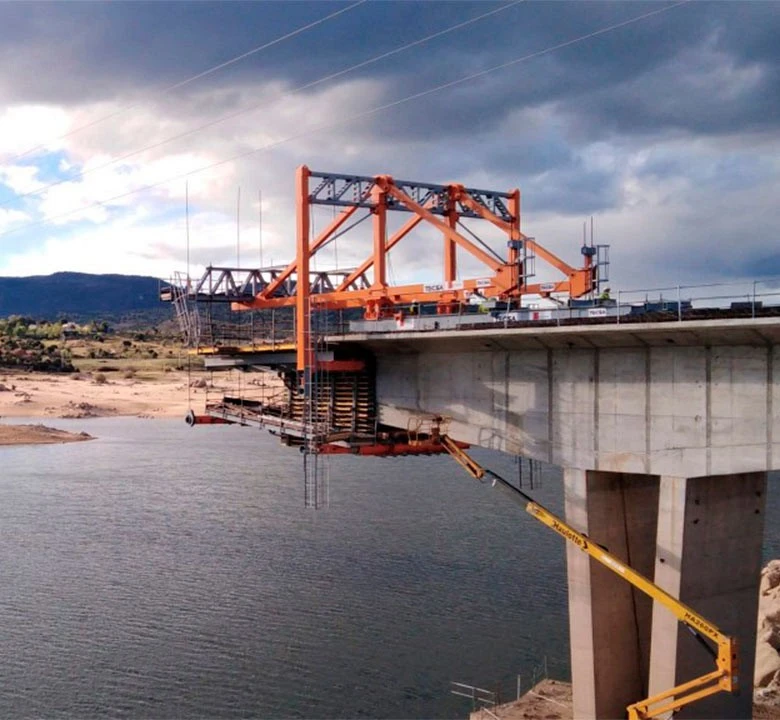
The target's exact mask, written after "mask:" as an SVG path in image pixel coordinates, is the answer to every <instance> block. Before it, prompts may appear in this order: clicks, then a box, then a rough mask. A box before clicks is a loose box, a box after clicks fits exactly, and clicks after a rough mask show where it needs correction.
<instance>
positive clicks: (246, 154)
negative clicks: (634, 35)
mask: <svg viewBox="0 0 780 720" xmlns="http://www.w3.org/2000/svg"><path fill="white" fill-rule="evenodd" d="M692 1H693V0H680V1H679V2H676V3H673V4H672V5H667V6H665V7H663V8H660V9H657V10H652V11H650V12H646V13H643V14H641V15H636V16H634V17H633V18H629V19H628V20H623V21H621V22H619V23H614V24H612V25H609V26H607V27H604V28H601V29H599V30H594V31H592V32H589V33H586V34H585V35H580V36H578V37H575V38H572V39H570V40H566V41H565V42H562V43H558V44H556V45H552V46H550V47H547V48H544V49H543V50H537V51H535V52H532V53H528V54H526V55H522V56H520V57H517V58H515V59H513V60H509V61H507V62H504V63H501V64H500V65H494V66H493V67H490V68H486V69H485V70H480V71H479V72H476V73H472V74H470V75H465V76H463V77H461V78H457V79H455V80H450V81H448V82H446V83H442V84H440V85H436V86H435V87H432V88H428V89H427V90H421V91H419V92H416V93H412V94H411V95H407V96H405V97H402V98H399V99H397V100H393V101H391V102H388V103H384V104H382V105H378V106H376V107H373V108H369V109H368V110H362V111H360V112H357V113H353V114H352V115H348V116H346V117H343V118H341V119H339V120H336V121H333V122H329V123H323V124H321V125H318V126H316V127H313V128H310V129H308V130H305V131H303V132H300V133H296V134H295V135H290V136H288V137H286V138H282V139H280V140H275V141H274V142H271V143H268V144H266V145H263V146H262V147H259V148H254V149H252V150H246V151H244V152H241V153H238V154H237V155H233V156H231V157H229V158H226V159H224V160H218V161H217V162H214V163H210V164H208V165H203V166H201V167H199V168H196V169H194V170H190V171H188V172H185V173H180V174H178V175H174V176H172V177H169V178H166V179H165V180H160V181H158V182H155V183H149V184H147V185H143V186H141V187H139V188H135V189H133V190H128V191H126V192H123V193H119V194H118V195H114V196H112V197H109V198H103V199H101V200H96V201H95V202H93V203H90V204H88V205H83V206H80V207H77V208H74V209H72V210H68V211H66V212H63V213H59V214H57V215H54V216H52V217H49V218H45V219H43V220H38V221H35V222H32V223H27V224H26V225H21V226H19V227H16V228H11V229H10V230H5V231H4V232H2V233H0V238H3V237H6V236H8V235H11V234H13V233H16V232H20V231H21V230H26V229H30V228H34V227H41V226H44V225H49V224H50V223H52V222H53V221H55V220H60V219H62V218H65V217H69V216H70V215H75V214H76V213H80V212H83V211H85V210H90V209H92V208H95V207H103V206H105V205H107V204H108V203H111V202H114V201H116V200H122V199H124V198H126V197H129V196H131V195H135V194H136V193H139V192H143V191H145V190H152V189H154V188H157V187H160V186H161V185H167V184H168V183H171V182H174V181H176V180H181V179H183V178H187V177H191V176H193V175H197V174H199V173H201V172H204V171H206V170H212V169H213V168H216V167H220V166H222V165H226V164H228V163H231V162H235V161H236V160H241V159H243V158H245V157H249V156H250V155H255V154H257V153H260V152H265V151H267V150H272V149H273V148H276V147H279V146H280V145H284V144H286V143H288V142H292V141H293V140H300V139H302V138H304V137H307V136H309V135H312V134H314V133H318V132H322V131H323V130H332V129H334V128H337V127H339V126H341V125H344V124H346V123H349V122H352V121H354V120H360V119H362V118H366V117H370V116H371V115H376V114H377V113H381V112H384V111H385V110H390V109H392V108H395V107H398V106H400V105H404V104H406V103H409V102H412V101H414V100H419V99H420V98H423V97H426V96H428V95H433V94H434V93H437V92H441V91H442V90H447V89H449V88H451V87H455V86H457V85H462V84H463V83H466V82H470V81H472V80H476V79H478V78H482V77H485V76H486V75H489V74H490V73H493V72H497V71H499V70H504V69H506V68H508V67H512V66H514V65H518V64H520V63H522V62H526V61H528V60H532V59H534V58H537V57H541V56H544V55H549V54H550V53H553V52H555V51H557V50H561V49H563V48H567V47H571V46H573V45H576V44H578V43H581V42H585V41H586V40H590V39H591V38H594V37H598V36H599V35H604V34H605V33H608V32H612V31H614V30H617V29H620V28H623V27H626V26H628V25H632V24H634V23H637V22H640V21H642V20H645V19H647V18H649V17H652V16H655V15H659V14H661V13H664V12H668V11H669V10H673V9H674V8H678V7H681V6H682V5H687V4H688V3H690V2H692Z"/></svg>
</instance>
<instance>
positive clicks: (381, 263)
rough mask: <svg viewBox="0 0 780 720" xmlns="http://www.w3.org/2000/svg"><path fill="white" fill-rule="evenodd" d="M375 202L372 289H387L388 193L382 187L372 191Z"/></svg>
mask: <svg viewBox="0 0 780 720" xmlns="http://www.w3.org/2000/svg"><path fill="white" fill-rule="evenodd" d="M371 195H372V199H373V201H374V282H373V284H372V286H371V287H372V288H377V289H379V288H381V289H383V290H384V289H385V288H386V287H387V277H386V267H387V265H386V262H385V240H386V238H387V193H385V191H384V190H382V189H381V188H380V187H374V189H373V190H372V191H371Z"/></svg>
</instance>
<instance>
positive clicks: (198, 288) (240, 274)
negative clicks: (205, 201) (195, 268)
mask: <svg viewBox="0 0 780 720" xmlns="http://www.w3.org/2000/svg"><path fill="white" fill-rule="evenodd" d="M283 272H284V268H283V267H270V268H256V269H247V268H236V267H212V266H209V267H207V268H206V270H205V272H204V273H203V275H202V276H201V278H200V280H198V281H197V282H196V283H194V284H192V283H190V284H189V286H188V288H187V292H186V295H187V296H188V297H189V298H190V299H193V300H197V301H203V302H205V301H212V302H230V303H233V302H237V303H247V302H252V301H253V300H254V299H255V297H256V296H257V295H258V294H259V293H261V292H263V291H264V290H265V289H266V288H268V286H269V285H271V283H274V282H275V281H276V280H278V279H279V278H280V277H281V276H282V274H283ZM353 275H355V272H354V268H350V269H343V270H320V271H315V270H312V271H311V272H310V273H309V292H310V293H311V294H312V295H316V294H320V293H329V292H333V291H334V290H335V289H336V288H337V287H340V286H341V285H342V284H343V283H344V282H345V281H346V280H348V279H349V283H348V287H349V289H350V290H365V289H366V288H368V287H369V286H370V283H369V281H368V278H367V277H366V274H365V273H360V274H357V275H355V276H354V278H352V277H351V276H353ZM297 284H298V280H297V274H296V273H291V274H289V275H285V277H284V278H283V279H282V281H281V282H280V283H278V284H277V285H276V287H275V289H274V291H273V295H271V297H274V298H291V297H295V292H296V288H297Z"/></svg>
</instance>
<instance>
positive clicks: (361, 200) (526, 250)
mask: <svg viewBox="0 0 780 720" xmlns="http://www.w3.org/2000/svg"><path fill="white" fill-rule="evenodd" d="M314 182H316V184H314V185H313V183H314ZM295 187H296V215H297V239H296V257H295V260H293V261H292V262H291V263H290V264H289V265H287V267H286V268H285V269H284V270H283V271H281V272H280V273H278V274H277V275H276V277H275V278H274V279H273V280H272V281H271V282H269V283H268V284H266V285H265V287H263V288H262V289H261V290H260V291H259V292H258V293H257V294H256V295H255V297H254V299H253V300H251V301H240V302H234V303H233V304H232V307H233V309H234V310H242V309H264V308H279V307H291V306H294V307H295V318H296V345H297V367H298V370H299V371H304V372H305V371H306V370H307V369H310V368H311V367H312V366H313V364H314V349H313V343H312V340H311V313H312V312H314V311H316V310H333V309H341V308H363V309H364V313H365V317H366V318H367V319H378V318H381V317H386V316H388V315H391V314H392V313H393V311H394V308H395V306H397V305H399V304H408V303H411V302H416V303H431V304H433V303H435V304H436V305H437V308H438V311H439V312H441V313H450V312H453V311H455V308H457V306H458V304H459V303H462V302H465V301H467V300H468V298H469V297H470V296H471V295H472V294H473V293H475V292H476V293H479V294H482V295H485V296H487V297H495V298H497V299H499V300H505V301H510V300H519V298H520V297H521V295H524V294H539V295H541V296H549V295H551V294H552V293H566V294H568V295H569V296H570V297H581V296H583V295H586V294H587V293H589V292H591V291H592V290H593V289H594V288H595V287H596V284H597V270H598V268H597V263H594V256H595V254H596V253H595V248H593V247H589V246H587V245H586V246H584V247H583V249H582V252H583V255H584V263H583V266H582V267H580V268H574V267H572V266H570V265H568V264H567V263H565V262H564V261H563V260H561V259H560V258H559V257H557V256H556V255H554V254H553V253H552V252H550V251H549V250H547V249H545V248H544V247H542V246H541V245H539V244H538V243H537V242H536V241H535V240H534V239H533V238H531V237H528V236H526V235H524V234H523V233H522V232H521V230H520V191H519V190H518V189H514V190H510V191H509V192H497V191H488V190H478V189H474V188H467V187H465V186H463V185H461V184H457V183H452V184H448V185H432V184H430V183H418V182H410V181H401V180H395V179H394V178H392V177H391V176H389V175H376V176H373V177H370V176H368V177H367V176H356V175H341V174H334V173H322V172H314V171H312V170H309V168H308V167H306V166H301V167H299V168H298V169H297V172H296V180H295ZM313 205H331V206H335V207H341V208H342V209H341V211H340V212H339V214H338V215H336V216H335V217H334V219H333V220H332V221H331V222H330V223H329V224H328V226H327V227H326V228H325V229H324V230H323V231H322V232H320V233H319V234H317V235H316V237H314V238H312V237H311V219H310V218H311V209H312V206H313ZM361 209H364V210H367V211H368V213H369V214H370V215H371V216H372V219H373V252H372V254H371V255H370V256H369V257H368V258H366V260H364V261H363V263H361V264H360V265H359V266H358V267H357V268H356V269H355V270H353V271H352V272H351V273H350V274H349V275H348V276H347V277H345V278H344V280H343V281H342V282H341V283H340V284H339V285H338V286H336V287H335V288H334V289H333V290H330V289H325V288H321V287H320V288H317V289H313V288H312V284H311V278H310V264H311V260H312V257H313V256H314V255H315V254H316V253H317V251H318V250H320V249H321V248H323V247H325V246H326V245H327V244H328V243H329V242H331V241H332V240H333V239H334V238H335V237H336V236H337V235H341V234H344V233H346V232H347V231H348V230H349V229H350V228H349V227H348V228H346V229H343V228H344V226H345V224H346V223H347V221H348V220H350V218H352V217H353V216H354V215H355V214H356V213H358V211H359V210H361ZM389 211H403V212H407V213H409V214H410V216H411V217H410V218H409V219H408V220H407V221H406V222H405V223H404V224H403V225H402V226H401V227H400V228H399V229H398V230H397V231H396V232H394V233H393V234H392V235H391V236H390V237H388V236H387V213H388V212H389ZM463 218H470V219H477V220H485V221H487V222H489V223H491V224H492V225H494V226H495V227H497V228H499V229H500V230H502V231H503V232H504V233H505V234H506V237H507V244H506V247H507V252H506V257H505V258H502V257H501V256H500V255H498V254H497V253H496V252H494V251H493V250H492V249H491V248H490V247H488V246H487V245H485V244H484V243H482V242H481V241H479V239H478V238H475V239H476V240H477V242H479V243H480V244H477V243H475V242H473V241H472V240H471V239H469V238H467V237H466V236H465V235H464V234H463V233H462V232H459V226H461V227H462V223H461V220H462V219H463ZM422 223H426V224H427V225H428V226H433V227H434V228H436V229H437V230H438V231H440V232H441V234H442V236H443V242H444V268H443V275H442V282H440V283H435V284H414V285H401V286H392V285H389V284H388V281H387V255H388V253H389V252H390V250H392V249H393V248H394V247H395V246H396V245H397V244H398V243H399V242H401V240H403V239H404V238H405V237H406V236H407V235H409V234H410V233H411V231H412V230H414V229H415V228H416V227H417V226H418V225H421V224H422ZM351 227H354V225H353V226H351ZM469 234H471V233H469ZM474 237H475V236H474ZM480 245H481V246H480ZM458 247H460V248H461V249H462V250H464V251H466V252H467V253H469V254H470V255H472V256H473V257H475V258H476V259H477V260H479V261H480V262H481V263H482V264H484V265H485V267H486V273H485V275H484V276H482V277H479V278H473V279H466V280H457V279H456V278H457V255H456V251H457V248H458ZM530 258H538V259H541V260H542V261H544V262H546V263H548V264H549V265H551V266H552V267H553V268H555V269H557V270H558V271H559V272H560V273H561V274H562V275H563V276H564V278H563V279H561V280H560V281H557V282H548V283H537V284H528V282H527V281H528V278H529V277H530V275H531V274H532V273H531V272H529V271H528V268H527V262H528V260H529V259H530ZM369 269H371V270H372V271H373V282H371V284H370V286H369V287H356V284H355V280H356V279H358V278H360V277H362V276H364V274H365V273H366V271H368V270H369ZM293 276H295V293H294V294H293V295H286V296H282V297H280V296H279V293H278V291H279V289H280V288H281V287H282V286H283V285H284V283H288V284H289V283H290V282H291V280H292V278H293Z"/></svg>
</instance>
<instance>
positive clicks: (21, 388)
mask: <svg viewBox="0 0 780 720" xmlns="http://www.w3.org/2000/svg"><path fill="white" fill-rule="evenodd" d="M188 385H189V387H188ZM225 389H226V388H222V387H217V386H213V385H211V384H210V383H207V382H206V379H205V378H204V377H203V374H202V373H198V374H197V375H196V374H192V375H188V374H187V373H186V372H184V371H171V372H160V373H148V374H144V375H140V374H138V375H130V376H128V375H127V374H122V373H95V374H94V375H93V374H91V373H72V374H58V373H25V372H12V371H8V370H4V371H0V417H3V418H13V419H14V420H17V419H26V418H34V419H38V420H46V419H81V418H94V417H144V418H157V417H163V418H176V417H180V418H184V417H185V415H186V414H187V411H188V410H189V409H190V407H192V406H194V407H198V406H202V405H203V404H204V402H205V400H206V396H207V394H208V392H209V391H212V392H213V393H215V394H216V393H221V392H223V391H224V390H225Z"/></svg>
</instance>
